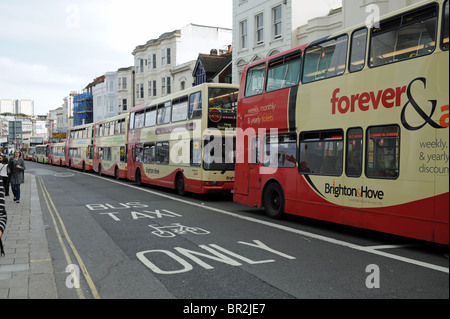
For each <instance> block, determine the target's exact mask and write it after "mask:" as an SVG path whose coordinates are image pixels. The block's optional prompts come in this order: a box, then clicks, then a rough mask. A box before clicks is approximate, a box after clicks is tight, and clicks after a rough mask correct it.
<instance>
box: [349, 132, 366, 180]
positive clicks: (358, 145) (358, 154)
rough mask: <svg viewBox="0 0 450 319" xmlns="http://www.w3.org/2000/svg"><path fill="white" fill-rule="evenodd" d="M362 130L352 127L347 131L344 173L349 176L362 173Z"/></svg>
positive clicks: (357, 175)
mask: <svg viewBox="0 0 450 319" xmlns="http://www.w3.org/2000/svg"><path fill="white" fill-rule="evenodd" d="M362 154H363V130H362V128H352V129H349V130H348V131H347V153H346V165H345V173H346V174H347V176H349V177H360V176H361V174H362Z"/></svg>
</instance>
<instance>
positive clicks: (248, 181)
mask: <svg viewBox="0 0 450 319" xmlns="http://www.w3.org/2000/svg"><path fill="white" fill-rule="evenodd" d="M249 143H250V148H249ZM237 151H238V152H240V153H241V154H238V155H237V158H236V161H237V164H236V179H235V191H236V193H237V194H241V195H249V189H250V188H252V189H259V188H260V187H261V181H260V175H259V173H260V171H259V170H260V138H259V137H252V138H250V137H249V138H248V139H245V141H244V148H242V149H241V150H237ZM247 154H248V156H246V155H247ZM241 158H243V159H241Z"/></svg>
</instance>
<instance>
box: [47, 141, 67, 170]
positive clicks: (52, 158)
mask: <svg viewBox="0 0 450 319" xmlns="http://www.w3.org/2000/svg"><path fill="white" fill-rule="evenodd" d="M49 147H50V150H49V156H48V162H49V164H51V165H59V166H66V143H65V142H60V143H52V144H50V145H49Z"/></svg>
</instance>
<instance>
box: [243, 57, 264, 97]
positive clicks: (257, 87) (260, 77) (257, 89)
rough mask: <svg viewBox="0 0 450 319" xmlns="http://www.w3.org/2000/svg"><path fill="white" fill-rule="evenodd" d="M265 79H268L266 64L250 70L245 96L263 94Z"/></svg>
mask: <svg viewBox="0 0 450 319" xmlns="http://www.w3.org/2000/svg"><path fill="white" fill-rule="evenodd" d="M265 77H266V65H265V64H260V65H257V66H254V67H252V68H250V69H248V71H247V79H246V82H245V96H246V97H248V96H253V95H258V94H261V93H262V92H263V89H264V80H265Z"/></svg>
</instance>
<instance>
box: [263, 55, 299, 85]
mask: <svg viewBox="0 0 450 319" xmlns="http://www.w3.org/2000/svg"><path fill="white" fill-rule="evenodd" d="M300 58H301V53H300V52H295V53H294V54H290V55H288V56H283V57H281V58H277V59H275V60H273V61H271V62H270V63H269V71H268V72H267V87H266V91H267V92H270V91H275V90H279V89H284V88H287V87H292V86H294V85H297V84H298V80H299V74H300Z"/></svg>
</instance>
